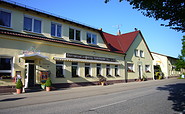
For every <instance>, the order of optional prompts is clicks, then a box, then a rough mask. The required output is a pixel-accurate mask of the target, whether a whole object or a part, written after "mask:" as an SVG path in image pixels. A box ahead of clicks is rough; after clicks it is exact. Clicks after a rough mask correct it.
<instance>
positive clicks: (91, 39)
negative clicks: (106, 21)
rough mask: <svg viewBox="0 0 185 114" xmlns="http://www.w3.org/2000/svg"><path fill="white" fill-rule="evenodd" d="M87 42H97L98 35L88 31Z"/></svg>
mask: <svg viewBox="0 0 185 114" xmlns="http://www.w3.org/2000/svg"><path fill="white" fill-rule="evenodd" d="M87 43H90V44H97V35H96V34H92V33H89V32H88V33H87Z"/></svg>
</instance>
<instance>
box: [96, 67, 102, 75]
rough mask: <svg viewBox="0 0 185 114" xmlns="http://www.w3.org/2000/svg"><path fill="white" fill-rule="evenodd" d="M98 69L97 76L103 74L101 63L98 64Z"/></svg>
mask: <svg viewBox="0 0 185 114" xmlns="http://www.w3.org/2000/svg"><path fill="white" fill-rule="evenodd" d="M96 69H97V70H96V76H101V64H97V65H96Z"/></svg>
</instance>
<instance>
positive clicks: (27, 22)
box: [24, 16, 42, 33]
mask: <svg viewBox="0 0 185 114" xmlns="http://www.w3.org/2000/svg"><path fill="white" fill-rule="evenodd" d="M41 25H42V21H41V20H39V19H36V18H33V17H29V16H24V30H25V31H29V32H35V33H41Z"/></svg>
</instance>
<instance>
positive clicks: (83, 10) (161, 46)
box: [12, 0, 185, 57]
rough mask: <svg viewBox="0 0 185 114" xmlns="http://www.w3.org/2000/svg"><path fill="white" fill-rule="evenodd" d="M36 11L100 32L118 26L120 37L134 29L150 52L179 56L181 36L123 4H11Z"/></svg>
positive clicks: (46, 0) (76, 0)
mask: <svg viewBox="0 0 185 114" xmlns="http://www.w3.org/2000/svg"><path fill="white" fill-rule="evenodd" d="M12 1H15V2H18V3H21V4H25V5H28V6H31V7H34V8H37V9H40V10H44V11H47V12H50V13H54V14H57V15H60V16H63V17H66V18H69V19H72V20H75V21H77V22H81V23H85V24H87V25H90V26H92V27H95V28H103V31H104V32H108V33H111V34H116V33H117V31H118V30H117V27H115V26H116V25H122V26H121V27H120V30H121V32H122V33H127V32H132V31H134V28H137V29H138V30H141V32H142V34H143V36H144V38H145V40H146V42H147V45H148V47H149V48H150V51H151V52H156V53H160V54H164V55H168V56H172V57H178V55H179V54H180V53H181V52H180V51H181V47H182V42H181V39H182V37H183V35H185V34H184V33H182V32H177V31H175V30H172V29H169V28H167V27H162V26H160V24H162V23H163V24H164V23H166V22H164V21H161V20H159V21H155V19H153V18H148V17H145V16H143V15H142V14H141V13H140V12H139V11H137V10H135V9H132V6H130V5H129V3H127V2H126V1H124V2H121V3H120V2H118V1H119V0H111V1H110V2H109V3H107V4H105V3H104V0H12Z"/></svg>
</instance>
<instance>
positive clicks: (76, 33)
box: [69, 28, 81, 41]
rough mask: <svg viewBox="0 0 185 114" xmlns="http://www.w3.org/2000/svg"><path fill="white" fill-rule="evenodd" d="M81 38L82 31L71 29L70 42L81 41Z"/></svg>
mask: <svg viewBox="0 0 185 114" xmlns="http://www.w3.org/2000/svg"><path fill="white" fill-rule="evenodd" d="M80 37H81V31H80V30H77V29H74V28H69V39H70V40H77V41H80V39H81V38H80Z"/></svg>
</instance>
